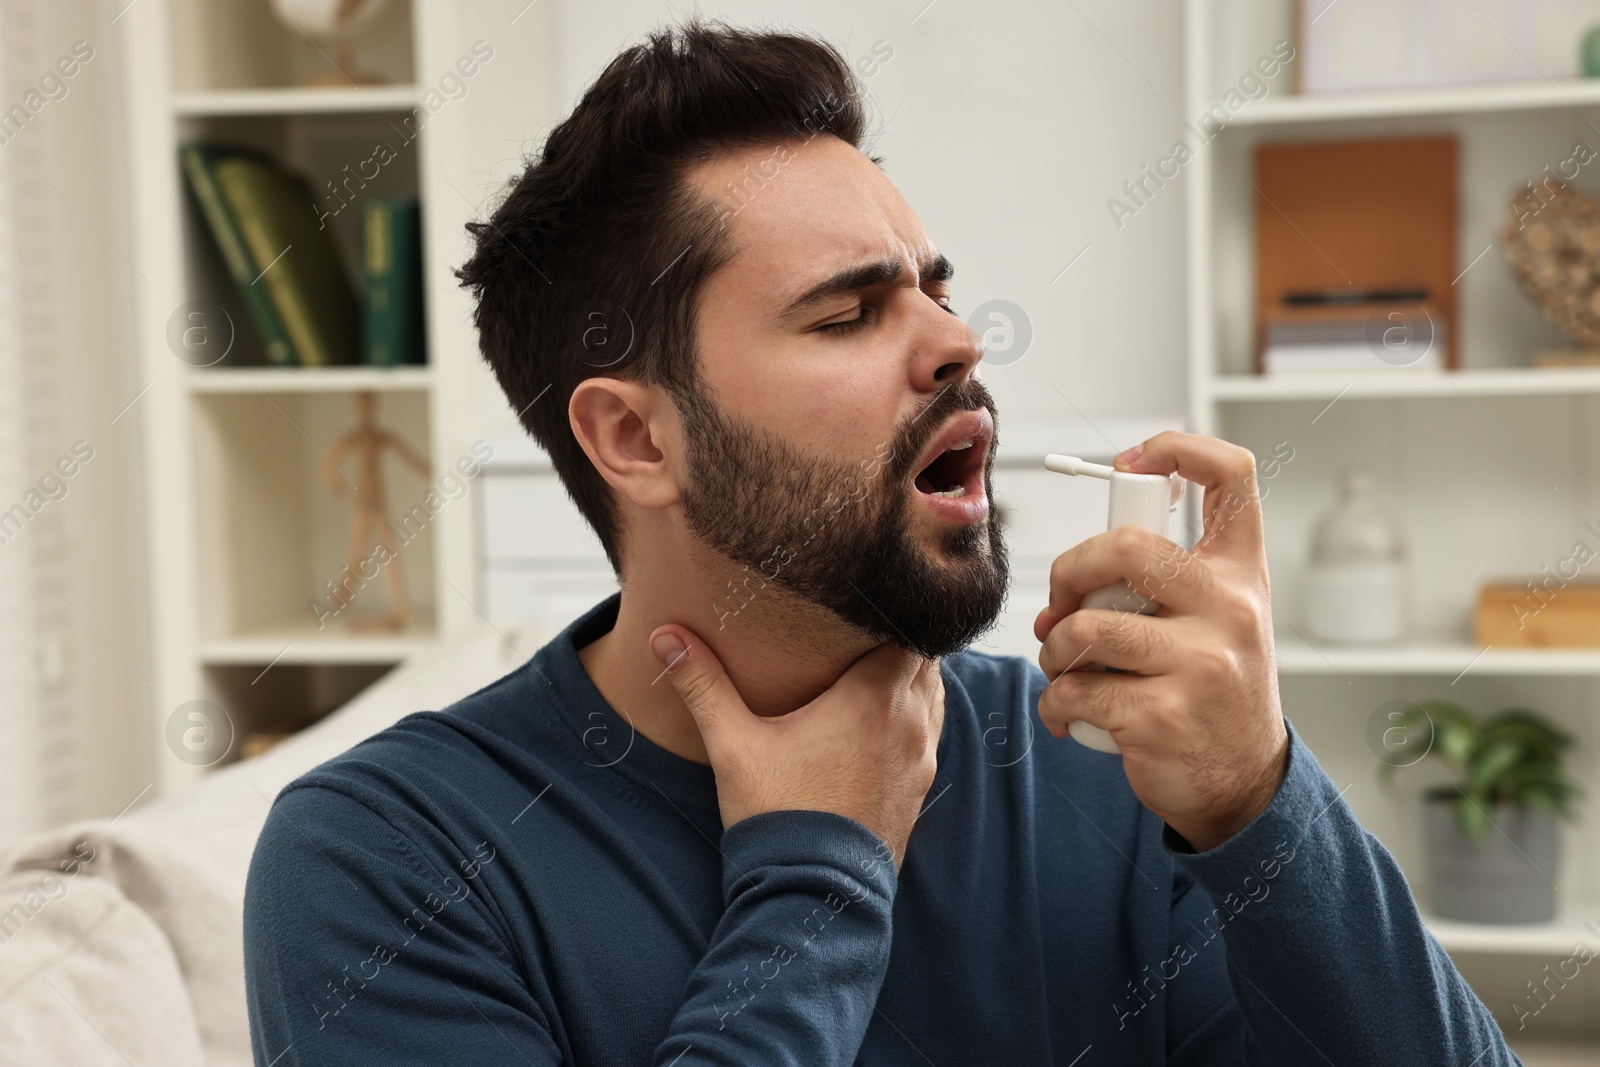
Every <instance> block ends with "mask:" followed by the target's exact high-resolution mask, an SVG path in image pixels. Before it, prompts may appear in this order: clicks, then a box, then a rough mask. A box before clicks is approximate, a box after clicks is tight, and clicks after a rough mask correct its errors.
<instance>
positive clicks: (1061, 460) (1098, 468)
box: [1044, 452, 1116, 482]
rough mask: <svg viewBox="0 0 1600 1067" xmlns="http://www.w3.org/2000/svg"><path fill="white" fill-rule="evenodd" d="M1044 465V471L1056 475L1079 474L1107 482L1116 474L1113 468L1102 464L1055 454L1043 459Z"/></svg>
mask: <svg viewBox="0 0 1600 1067" xmlns="http://www.w3.org/2000/svg"><path fill="white" fill-rule="evenodd" d="M1044 465H1045V469H1046V470H1052V471H1055V472H1056V473H1057V474H1081V475H1087V476H1088V477H1090V478H1104V479H1105V480H1106V481H1108V482H1109V481H1110V480H1111V476H1112V475H1113V474H1115V473H1116V470H1115V469H1114V468H1112V467H1108V466H1106V465H1105V464H1104V463H1089V462H1086V461H1084V460H1081V459H1079V458H1078V457H1077V456H1063V455H1059V454H1057V453H1055V452H1052V453H1050V454H1049V455H1048V456H1046V457H1044Z"/></svg>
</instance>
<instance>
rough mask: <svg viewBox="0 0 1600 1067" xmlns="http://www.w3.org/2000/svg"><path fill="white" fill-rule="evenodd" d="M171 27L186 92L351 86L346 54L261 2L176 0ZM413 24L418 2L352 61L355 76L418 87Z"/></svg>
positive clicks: (177, 71)
mask: <svg viewBox="0 0 1600 1067" xmlns="http://www.w3.org/2000/svg"><path fill="white" fill-rule="evenodd" d="M168 23H169V26H170V28H171V34H172V80H173V84H174V85H175V86H176V87H177V88H178V89H179V90H184V91H190V92H193V91H204V90H216V89H255V88H274V87H290V86H296V85H299V84H302V83H304V82H306V81H308V80H311V79H317V78H331V79H332V80H333V81H334V82H336V83H337V82H347V81H348V80H349V79H348V77H345V78H341V77H340V76H339V74H338V68H336V67H335V65H334V56H336V55H339V52H338V50H336V49H333V48H329V47H327V46H323V47H318V46H317V45H315V44H314V43H312V42H311V41H310V40H309V39H308V38H307V37H306V36H305V35H304V34H302V33H301V32H300V31H298V30H296V29H294V28H292V27H290V26H288V25H285V24H284V23H283V22H282V21H281V20H280V19H279V18H278V17H277V16H276V15H274V14H273V12H272V8H271V7H270V6H269V5H267V4H264V3H261V2H260V0H172V2H171V3H170V4H169V15H168ZM412 26H413V11H412V4H410V3H397V4H395V5H394V7H393V11H392V14H391V15H389V16H388V17H387V19H386V21H383V23H382V24H381V25H379V26H374V27H373V28H372V32H371V34H370V36H369V37H368V38H366V39H364V40H361V41H359V42H357V44H358V47H357V48H356V49H355V52H354V56H353V57H351V58H350V60H349V61H348V63H347V66H348V67H349V69H350V73H355V72H360V73H362V74H371V75H375V76H376V77H378V78H381V79H383V81H385V82H387V83H401V84H409V83H411V82H414V81H415V80H416V74H415V69H416V65H415V61H414V56H413V31H412ZM340 58H341V62H346V61H345V59H344V57H342V56H341V57H340ZM340 87H341V88H342V87H343V86H342V85H341V86H340Z"/></svg>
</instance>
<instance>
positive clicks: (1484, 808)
mask: <svg viewBox="0 0 1600 1067" xmlns="http://www.w3.org/2000/svg"><path fill="white" fill-rule="evenodd" d="M1388 718H1389V721H1390V722H1392V723H1394V724H1395V726H1394V727H1393V728H1391V733H1392V732H1393V730H1395V729H1399V730H1402V731H1404V733H1403V738H1402V739H1401V742H1400V744H1399V745H1397V746H1395V747H1396V748H1403V750H1404V751H1405V752H1406V753H1407V754H1408V755H1407V758H1406V761H1405V762H1393V761H1390V760H1385V762H1384V765H1383V767H1382V770H1381V773H1382V775H1383V778H1384V780H1385V781H1388V780H1391V779H1392V777H1393V773H1394V770H1395V768H1396V767H1397V766H1409V765H1410V764H1412V763H1416V762H1418V761H1420V760H1422V759H1424V758H1427V757H1432V758H1433V759H1435V760H1437V761H1439V762H1441V763H1443V764H1445V765H1446V766H1448V767H1449V768H1450V771H1451V777H1452V778H1453V779H1454V780H1453V781H1452V782H1451V783H1450V784H1448V785H1442V786H1434V787H1432V788H1430V789H1428V790H1426V792H1425V793H1424V816H1425V821H1424V832H1425V838H1426V847H1427V852H1428V871H1429V875H1430V877H1431V880H1432V888H1433V892H1432V910H1433V912H1434V914H1436V915H1439V916H1441V917H1444V918H1450V919H1464V920H1468V921H1472V922H1489V923H1517V922H1548V921H1549V920H1551V919H1553V918H1555V914H1556V897H1555V884H1554V876H1555V872H1556V867H1557V864H1558V862H1559V860H1560V844H1561V835H1560V825H1559V821H1558V820H1559V819H1562V818H1565V819H1573V818H1575V812H1574V809H1573V801H1574V799H1575V798H1577V797H1579V796H1581V795H1582V790H1580V789H1579V788H1578V786H1577V785H1575V784H1574V783H1573V782H1572V781H1571V780H1570V779H1569V778H1567V777H1566V775H1565V774H1564V773H1563V771H1562V766H1561V764H1562V758H1563V755H1562V754H1563V753H1564V752H1565V751H1566V749H1567V748H1568V747H1569V746H1570V745H1571V744H1572V738H1571V737H1570V736H1569V735H1568V734H1566V733H1564V732H1562V731H1561V730H1560V729H1559V728H1557V727H1556V726H1555V725H1554V724H1552V723H1551V722H1549V721H1548V720H1547V719H1545V718H1544V717H1543V716H1541V715H1539V714H1538V713H1537V712H1534V711H1529V710H1527V709H1524V708H1507V709H1505V710H1503V711H1499V712H1496V713H1495V714H1493V715H1491V716H1489V717H1488V718H1487V719H1484V720H1482V721H1480V720H1479V719H1478V717H1477V716H1476V715H1474V714H1473V713H1472V712H1470V711H1468V710H1467V709H1466V708H1464V707H1462V706H1461V705H1460V704H1455V703H1452V702H1450V701H1444V700H1430V701H1424V702H1422V703H1420V704H1407V705H1405V706H1404V708H1403V709H1402V710H1399V711H1394V712H1391V713H1390V714H1389V716H1388ZM1386 737H1387V735H1386ZM1389 747H1390V746H1389V745H1388V744H1387V743H1386V744H1385V748H1389ZM1416 753H1422V755H1416Z"/></svg>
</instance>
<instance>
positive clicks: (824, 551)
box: [674, 378, 1010, 659]
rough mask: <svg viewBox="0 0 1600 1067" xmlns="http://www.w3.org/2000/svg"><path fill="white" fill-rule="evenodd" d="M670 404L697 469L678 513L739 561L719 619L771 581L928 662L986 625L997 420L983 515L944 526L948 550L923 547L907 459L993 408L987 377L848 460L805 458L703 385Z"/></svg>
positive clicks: (1001, 579) (995, 598)
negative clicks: (958, 420)
mask: <svg viewBox="0 0 1600 1067" xmlns="http://www.w3.org/2000/svg"><path fill="white" fill-rule="evenodd" d="M674 400H675V401H676V402H677V406H678V409H679V412H680V413H681V415H682V417H683V424H684V434H685V441H686V449H687V458H688V461H689V469H690V472H691V474H690V478H689V481H688V483H687V484H686V485H685V486H684V492H683V505H684V515H685V520H686V522H687V524H688V527H689V529H690V531H691V532H692V533H694V534H695V535H696V536H697V537H699V538H700V540H701V541H703V542H704V543H705V544H706V545H707V546H708V547H710V548H712V549H713V550H715V551H716V552H717V553H719V554H721V555H722V556H725V557H726V558H727V559H729V560H731V561H732V562H733V563H734V564H735V565H736V566H739V567H741V568H743V569H742V570H741V571H740V572H739V574H737V575H735V576H734V580H733V581H730V582H729V583H728V588H729V589H730V591H733V592H736V593H737V594H738V595H737V597H736V596H735V595H733V594H732V593H730V595H729V596H728V597H727V598H726V601H725V602H723V598H722V596H721V591H720V590H719V592H718V596H717V600H716V601H714V603H716V604H717V605H718V606H717V614H718V615H719V616H725V615H726V614H729V613H732V612H735V611H737V610H742V607H743V604H744V603H746V602H747V601H748V599H749V598H750V597H751V596H752V595H753V594H756V593H758V592H759V590H760V589H761V588H762V587H763V586H765V585H766V584H768V583H771V584H773V585H775V586H777V587H779V588H781V589H783V590H785V591H787V592H788V593H790V594H792V595H794V596H796V597H799V598H801V599H803V600H806V601H809V602H811V603H813V604H816V605H819V606H821V607H823V608H826V609H827V610H828V611H830V612H832V613H833V614H834V615H835V616H837V617H838V618H839V619H840V620H842V621H843V622H845V623H846V624H848V625H849V626H851V627H852V628H854V629H855V630H857V631H859V632H861V633H862V634H865V635H866V636H868V637H870V638H872V639H873V640H875V641H877V642H879V643H889V644H894V645H898V646H899V647H901V648H904V649H906V650H907V651H910V652H915V653H917V654H918V655H921V656H923V657H925V658H927V659H934V658H937V657H940V656H945V655H949V654H950V653H953V652H957V651H959V650H961V649H963V648H965V647H966V646H967V645H969V644H971V643H972V642H973V641H975V640H976V639H978V638H979V637H981V636H983V635H984V634H985V633H987V632H989V630H991V629H992V628H993V627H994V624H995V622H996V620H997V619H998V618H999V615H1000V612H1001V610H1002V609H1003V608H1004V606H1005V600H1006V593H1007V590H1008V586H1009V577H1010V571H1009V564H1008V561H1007V557H1006V546H1005V542H1004V539H1003V537H1002V534H1001V529H1000V524H999V523H998V522H997V521H996V520H995V517H994V515H995V512H994V506H993V501H994V486H993V479H992V470H993V467H994V457H995V452H996V447H995V446H996V443H997V442H998V440H999V436H998V427H999V420H998V418H997V417H996V418H995V425H996V434H995V437H994V438H992V439H991V440H990V442H989V448H988V452H987V454H986V455H985V457H984V467H983V488H984V494H985V496H986V497H987V498H988V500H989V501H990V510H989V513H988V514H987V515H986V516H985V517H984V518H983V520H982V521H980V522H976V523H972V524H970V525H966V526H956V527H952V526H949V525H947V524H944V523H943V522H941V523H940V524H939V526H938V529H939V534H938V541H939V550H940V555H941V556H942V557H943V558H942V559H934V558H932V556H931V555H930V553H929V552H928V551H927V550H926V549H924V548H923V547H922V546H921V545H919V544H918V541H917V536H916V524H915V522H914V519H915V509H916V508H917V507H919V506H920V505H919V504H918V502H917V500H916V497H917V495H918V494H917V491H916V490H915V489H914V488H913V487H912V478H913V476H914V475H915V474H916V473H917V471H915V470H913V469H912V466H913V464H915V463H916V462H917V459H918V457H920V456H921V455H922V453H923V450H924V449H925V448H926V447H927V445H928V443H929V442H930V441H932V440H933V438H934V437H935V436H936V435H937V434H938V433H939V431H940V429H941V428H942V427H943V424H944V423H945V421H946V420H947V419H948V418H949V417H950V416H951V415H952V414H953V413H955V412H958V411H971V410H976V409H977V408H979V407H985V408H987V409H988V410H989V414H990V415H991V417H994V416H995V415H996V412H995V406H994V399H993V398H992V397H991V396H990V395H989V391H988V390H987V389H986V388H984V385H983V383H982V382H981V381H978V380H976V379H973V378H967V379H963V380H962V381H960V382H958V383H956V384H954V385H951V386H948V387H946V388H945V389H944V390H942V391H941V392H939V393H938V394H936V395H935V396H934V398H933V400H932V401H930V402H929V404H928V405H927V406H926V407H925V408H924V409H923V410H922V411H920V412H919V413H917V414H916V415H914V416H912V417H910V418H908V419H906V420H905V421H904V422H903V423H902V424H901V425H900V426H897V427H896V428H895V431H894V434H893V437H892V438H891V439H890V440H889V441H886V442H884V443H882V444H880V445H879V446H878V448H877V449H876V450H875V451H874V453H873V455H872V456H868V457H863V458H861V459H858V460H855V461H851V460H836V459H831V458H826V457H817V456H813V455H809V454H807V453H805V452H802V451H800V450H798V449H796V448H794V447H792V446H791V445H789V443H788V442H786V441H784V440H782V439H781V438H779V437H777V436H775V435H773V434H771V433H768V432H765V431H763V430H760V429H759V428H757V427H755V426H752V425H751V424H749V423H747V422H745V421H743V420H741V419H739V418H738V417H736V416H733V415H727V414H724V413H723V412H722V411H721V410H719V409H718V407H717V406H716V404H715V402H714V401H713V400H712V398H711V397H710V395H709V394H708V393H707V392H706V390H705V389H704V388H703V386H701V385H699V384H698V383H696V384H693V385H691V386H690V387H689V388H688V389H686V390H680V391H678V392H677V394H676V395H675V396H674ZM747 572H750V573H747Z"/></svg>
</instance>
